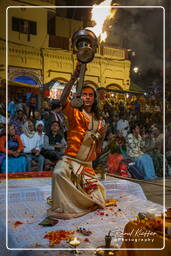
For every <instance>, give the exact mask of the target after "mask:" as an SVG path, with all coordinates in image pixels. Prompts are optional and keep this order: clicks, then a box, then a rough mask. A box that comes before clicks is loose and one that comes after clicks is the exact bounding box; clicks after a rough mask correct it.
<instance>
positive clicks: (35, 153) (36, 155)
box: [20, 120, 45, 172]
mask: <svg viewBox="0 0 171 256" xmlns="http://www.w3.org/2000/svg"><path fill="white" fill-rule="evenodd" d="M23 131H24V133H23V134H21V136H20V137H21V140H22V143H23V145H24V150H23V151H24V153H25V156H26V158H27V162H28V172H31V171H32V169H31V163H32V160H35V161H37V162H38V170H39V171H43V169H44V161H45V158H44V157H43V156H42V155H41V154H40V150H41V149H40V136H39V135H38V134H37V133H35V131H34V125H33V123H32V122H31V121H30V120H29V121H26V122H25V123H24V125H23Z"/></svg>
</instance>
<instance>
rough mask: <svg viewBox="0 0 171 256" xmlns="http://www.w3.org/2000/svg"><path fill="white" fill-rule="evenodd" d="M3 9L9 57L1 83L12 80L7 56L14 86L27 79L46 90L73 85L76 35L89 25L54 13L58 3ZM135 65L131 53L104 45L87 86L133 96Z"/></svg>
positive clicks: (0, 35)
mask: <svg viewBox="0 0 171 256" xmlns="http://www.w3.org/2000/svg"><path fill="white" fill-rule="evenodd" d="M0 5H1V8H0V12H1V15H0V21H1V24H2V25H3V26H2V28H3V29H2V30H1V32H0V54H1V56H3V58H1V60H0V62H1V63H0V67H1V69H0V80H1V81H4V79H5V78H6V76H5V55H6V50H7V61H8V81H9V82H8V84H9V86H10V81H15V82H16V83H17V82H18V83H20V82H22V81H23V80H22V79H24V78H25V80H24V81H29V82H28V84H29V83H30V81H31V83H30V84H32V85H34V86H35V87H41V88H43V85H44V84H47V83H49V82H51V81H55V80H58V81H61V82H67V81H69V79H70V76H71V74H72V72H73V70H74V67H75V65H76V62H77V59H76V56H75V54H73V51H72V49H71V44H70V38H71V36H72V34H73V33H74V32H75V31H76V30H78V29H81V28H83V22H82V21H80V20H73V19H68V18H65V17H59V16H57V13H59V11H60V8H54V7H53V6H55V1H53V0H49V1H48V0H44V1H33V0H32V1H30V0H29V1H28V0H25V1H17V0H15V1H13V0H1V3H0ZM61 12H65V8H61ZM6 23H7V24H6ZM6 25H7V27H6ZM6 33H7V35H6ZM6 37H7V40H8V42H7V45H8V47H7V48H8V49H6V44H5V40H6ZM130 65H131V63H130V60H129V59H128V58H127V51H126V50H125V49H115V48H109V47H105V45H102V44H101V45H99V47H98V50H97V53H96V55H95V58H94V59H93V61H92V62H91V63H89V64H88V65H87V71H86V75H85V82H89V83H92V84H93V85H94V86H95V87H97V88H98V87H105V88H114V89H119V90H128V89H129V86H130Z"/></svg>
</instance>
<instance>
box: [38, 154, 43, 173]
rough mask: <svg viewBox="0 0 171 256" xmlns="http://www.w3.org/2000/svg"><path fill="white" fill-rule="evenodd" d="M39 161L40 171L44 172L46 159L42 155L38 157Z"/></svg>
mask: <svg viewBox="0 0 171 256" xmlns="http://www.w3.org/2000/svg"><path fill="white" fill-rule="evenodd" d="M37 161H38V171H40V172H42V171H43V170H44V162H45V158H44V156H42V155H39V156H37Z"/></svg>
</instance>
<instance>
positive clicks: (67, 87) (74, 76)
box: [60, 62, 81, 106]
mask: <svg viewBox="0 0 171 256" xmlns="http://www.w3.org/2000/svg"><path fill="white" fill-rule="evenodd" d="M80 68H81V64H80V62H77V65H76V68H75V70H74V72H73V74H72V75H71V79H70V81H69V82H68V84H66V85H65V87H64V89H63V91H62V94H61V97H60V102H61V104H62V106H64V105H65V104H66V101H67V98H68V96H69V94H70V92H71V89H72V86H73V84H74V83H75V81H76V80H77V78H78V76H79V74H80Z"/></svg>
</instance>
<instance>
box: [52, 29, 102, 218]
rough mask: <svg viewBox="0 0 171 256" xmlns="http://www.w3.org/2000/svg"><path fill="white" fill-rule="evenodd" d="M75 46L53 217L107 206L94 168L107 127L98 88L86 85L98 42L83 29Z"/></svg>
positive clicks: (63, 98) (64, 101)
mask: <svg viewBox="0 0 171 256" xmlns="http://www.w3.org/2000/svg"><path fill="white" fill-rule="evenodd" d="M74 44H75V45H76V48H77V59H78V61H79V64H78V65H77V68H76V70H75V72H74V75H73V76H72V77H71V80H70V82H69V83H68V84H67V85H66V86H65V88H64V90H63V93H62V95H61V99H60V102H61V104H62V106H63V112H64V114H65V115H66V116H67V119H68V132H67V148H66V150H65V155H64V157H63V159H62V160H59V161H58V162H57V164H56V167H55V169H54V171H53V178H52V207H51V208H50V209H49V210H48V216H49V217H51V218H63V219H69V218H74V217H79V216H82V215H84V214H87V213H89V212H91V211H93V210H95V209H97V208H101V209H103V208H105V204H106V195H105V188H104V186H103V185H102V184H100V183H99V181H98V179H97V176H96V174H95V171H94V170H93V169H92V161H93V160H95V159H96V157H97V155H98V154H99V153H100V150H101V146H102V141H103V138H104V135H105V131H106V125H105V122H103V120H101V118H100V116H99V112H98V104H97V95H96V91H95V89H94V88H92V87H91V86H90V85H88V86H84V74H85V71H86V63H88V62H90V61H92V59H93V57H94V53H95V49H96V47H97V41H96V37H95V35H94V34H93V33H92V32H91V31H89V30H80V31H77V32H75V34H74V35H73V45H74ZM78 76H79V79H78V83H77V92H76V96H75V98H74V99H72V101H70V100H69V99H68V96H69V94H70V92H71V89H72V85H73V83H74V82H75V80H76V79H77V77H78Z"/></svg>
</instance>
